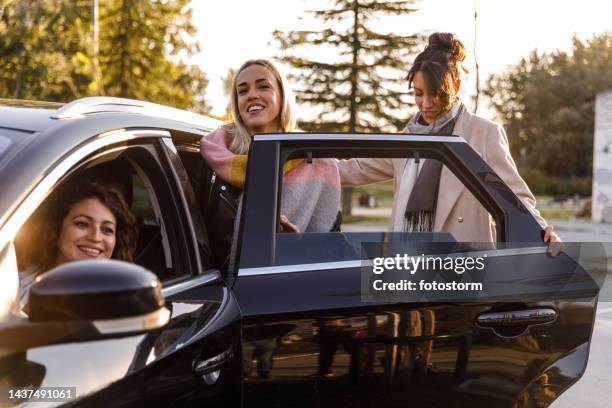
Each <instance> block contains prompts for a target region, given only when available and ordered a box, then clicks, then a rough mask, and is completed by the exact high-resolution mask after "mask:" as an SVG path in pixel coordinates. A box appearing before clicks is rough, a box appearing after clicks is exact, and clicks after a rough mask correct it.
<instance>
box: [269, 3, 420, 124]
mask: <svg viewBox="0 0 612 408" xmlns="http://www.w3.org/2000/svg"><path fill="white" fill-rule="evenodd" d="M414 2H415V0H405V1H404V0H386V1H372V0H333V1H332V3H333V5H330V8H328V9H325V10H315V11H311V12H310V13H311V14H312V15H313V16H314V17H315V18H316V19H318V20H320V21H321V23H322V24H321V25H322V28H321V29H320V30H317V31H290V32H288V33H283V32H280V31H278V30H277V31H275V32H274V37H275V39H276V40H277V42H278V43H279V46H280V48H281V49H282V50H283V51H284V55H282V56H280V57H279V58H278V59H279V60H280V61H283V62H285V63H287V64H289V65H290V66H291V67H293V68H295V71H297V73H296V74H293V75H291V76H290V78H291V79H293V80H294V81H295V83H296V84H297V86H298V87H297V88H296V89H295V92H296V96H297V100H298V102H301V103H307V104H310V105H314V106H318V107H319V108H322V109H323V114H322V115H321V117H320V119H318V120H317V121H315V122H304V121H302V122H300V127H302V128H303V129H306V130H312V129H317V130H322V131H349V132H355V131H380V130H397V129H398V128H401V127H403V126H404V125H405V123H406V119H407V117H408V109H407V107H409V106H411V102H410V101H409V100H408V89H407V88H408V87H407V83H406V80H405V78H406V74H407V71H406V68H407V67H408V66H409V60H410V57H411V56H412V55H413V54H414V51H415V47H416V46H417V44H420V43H421V39H422V38H421V36H419V35H417V34H414V35H409V36H401V35H395V34H392V33H378V32H375V31H373V30H372V29H371V28H370V27H369V25H370V24H369V23H371V22H373V21H374V20H376V19H377V18H378V17H380V16H381V15H396V16H398V15H404V14H409V13H412V12H413V11H415V10H416V9H415V8H414V7H413V6H412V5H413V4H414ZM314 47H318V48H319V49H322V50H324V51H327V53H328V55H329V54H332V55H337V56H338V59H337V60H336V61H328V60H329V57H325V61H323V60H317V59H314V58H308V57H302V56H300V55H299V54H298V52H299V51H301V50H304V49H306V50H307V52H308V54H309V55H312V51H313V50H314Z"/></svg>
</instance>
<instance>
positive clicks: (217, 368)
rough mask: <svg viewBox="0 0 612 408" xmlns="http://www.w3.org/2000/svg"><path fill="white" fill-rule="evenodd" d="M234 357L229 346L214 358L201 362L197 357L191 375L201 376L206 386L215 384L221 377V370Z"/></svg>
mask: <svg viewBox="0 0 612 408" xmlns="http://www.w3.org/2000/svg"><path fill="white" fill-rule="evenodd" d="M233 357H234V351H233V350H232V347H231V346H230V347H229V348H228V349H227V350H225V351H223V352H221V353H219V354H217V355H216V356H213V357H210V358H207V359H204V360H202V359H201V358H200V357H197V358H196V359H195V360H194V361H193V373H194V374H195V375H197V376H201V377H202V379H204V381H205V382H206V384H208V385H212V384H214V383H216V382H217V380H218V379H219V376H220V375H221V368H223V366H224V365H225V364H226V363H228V362H229V361H230V360H231V359H232V358H233Z"/></svg>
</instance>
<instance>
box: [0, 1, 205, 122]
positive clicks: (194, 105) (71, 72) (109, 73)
mask: <svg viewBox="0 0 612 408" xmlns="http://www.w3.org/2000/svg"><path fill="white" fill-rule="evenodd" d="M189 2H190V0H177V1H172V2H167V1H149V0H131V1H130V0H105V1H100V19H99V27H100V29H99V32H100V36H99V37H100V40H99V44H100V45H99V47H100V52H99V66H100V71H101V74H102V84H101V85H102V86H99V85H100V84H99V82H98V81H96V79H95V78H96V76H95V74H94V72H95V69H94V66H95V64H94V61H95V56H94V52H93V49H94V47H93V40H92V24H91V17H92V16H91V13H92V2H91V0H76V1H75V0H53V1H37V0H21V1H11V0H0V10H1V11H0V13H1V14H0V61H2V62H1V63H0V97H9V98H22V99H41V100H51V101H61V102H66V101H70V100H73V99H76V98H79V97H84V96H91V95H99V94H104V95H107V96H121V97H128V98H136V99H143V100H148V101H152V102H157V103H162V104H166V105H172V106H176V107H179V108H190V109H192V110H196V111H204V110H205V109H206V108H207V106H206V104H205V101H204V98H203V95H204V88H205V87H206V84H207V82H208V81H207V79H206V76H205V75H204V73H203V72H202V71H201V70H200V69H199V68H198V67H197V66H194V65H188V64H186V63H185V62H184V61H183V58H184V57H185V56H187V55H189V54H192V53H194V52H196V51H198V47H197V44H196V43H195V42H194V41H193V40H192V37H193V34H194V33H195V27H194V26H193V24H192V23H191V10H190V9H189V7H188V6H189Z"/></svg>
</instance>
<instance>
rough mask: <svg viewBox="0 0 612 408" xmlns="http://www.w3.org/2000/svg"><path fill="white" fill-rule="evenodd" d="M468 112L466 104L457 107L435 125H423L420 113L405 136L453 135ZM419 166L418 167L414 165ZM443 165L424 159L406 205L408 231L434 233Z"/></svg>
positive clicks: (405, 224)
mask: <svg viewBox="0 0 612 408" xmlns="http://www.w3.org/2000/svg"><path fill="white" fill-rule="evenodd" d="M463 109H464V106H463V103H461V102H459V103H456V104H455V105H453V107H452V108H451V109H450V111H449V112H447V113H446V114H444V115H442V116H441V117H440V118H438V119H436V120H434V121H433V122H432V123H430V124H427V123H423V122H422V120H421V114H420V113H417V114H416V115H415V116H414V118H412V120H410V122H408V124H407V125H406V127H405V128H404V131H403V132H404V133H414V134H430V135H450V134H452V133H453V129H454V128H455V123H456V121H457V117H458V116H459V114H460V113H461V111H462V110H463ZM414 165H416V164H414ZM441 173H442V162H440V161H438V160H432V159H427V160H424V163H423V167H422V168H421V169H420V171H419V172H418V176H417V178H416V181H415V182H414V187H413V189H412V192H411V193H410V197H409V198H408V202H407V204H406V211H405V213H404V216H405V218H404V231H408V232H431V231H433V227H434V221H435V217H436V206H437V201H438V188H439V186H440V174H441Z"/></svg>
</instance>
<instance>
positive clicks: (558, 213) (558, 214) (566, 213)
mask: <svg viewBox="0 0 612 408" xmlns="http://www.w3.org/2000/svg"><path fill="white" fill-rule="evenodd" d="M575 213H576V211H574V210H563V209H546V208H544V209H541V210H540V215H541V216H542V217H543V218H544V219H549V218H560V219H563V220H567V219H570V218H572V217H573V216H574V214H575Z"/></svg>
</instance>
